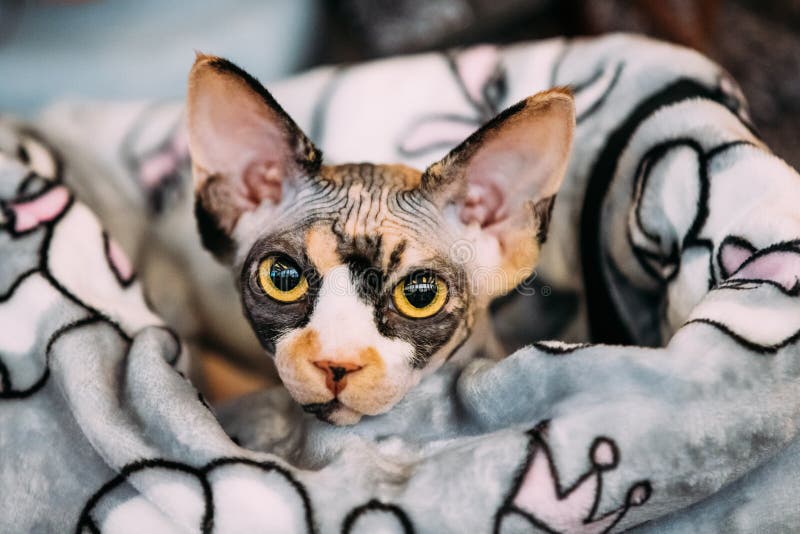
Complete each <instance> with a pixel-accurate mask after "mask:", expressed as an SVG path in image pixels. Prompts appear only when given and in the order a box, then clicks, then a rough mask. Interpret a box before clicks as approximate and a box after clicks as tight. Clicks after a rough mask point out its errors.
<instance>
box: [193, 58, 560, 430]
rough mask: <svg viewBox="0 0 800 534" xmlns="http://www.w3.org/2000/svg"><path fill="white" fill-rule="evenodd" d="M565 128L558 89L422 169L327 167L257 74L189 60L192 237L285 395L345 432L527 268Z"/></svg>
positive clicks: (398, 389)
mask: <svg viewBox="0 0 800 534" xmlns="http://www.w3.org/2000/svg"><path fill="white" fill-rule="evenodd" d="M574 124H575V118H574V108H573V102H572V97H571V95H570V93H569V92H568V91H567V90H563V89H555V90H551V91H547V92H543V93H539V94H536V95H534V96H531V97H529V98H527V99H525V100H523V101H521V102H519V103H518V104H516V105H514V106H512V107H510V108H508V109H507V110H505V111H504V112H502V113H501V114H500V115H498V116H497V117H496V118H495V119H493V120H492V121H490V122H489V123H487V124H486V125H485V126H483V127H482V128H480V129H479V130H478V131H477V132H475V133H474V134H472V135H471V136H470V137H469V138H467V139H466V140H465V141H464V142H463V143H461V145H459V146H458V147H457V148H455V149H454V150H453V151H452V152H450V153H449V154H448V155H447V156H446V157H444V158H443V159H442V160H441V161H438V162H435V163H433V164H432V165H431V166H430V167H428V168H427V169H426V170H425V171H419V170H415V169H412V168H409V167H406V166H403V165H396V164H392V165H390V164H371V163H359V164H345V165H324V164H323V161H322V153H321V152H320V150H318V149H317V148H316V147H315V146H314V145H313V143H312V142H311V141H310V140H309V139H308V138H307V137H306V135H305V134H304V133H303V132H302V131H301V130H300V128H299V127H298V126H297V124H296V123H295V122H294V121H293V120H292V119H291V118H290V117H289V116H288V115H287V114H286V113H285V112H284V110H283V109H282V108H281V106H280V105H279V104H278V103H277V102H276V101H275V99H274V98H273V97H272V95H270V93H269V92H268V91H267V90H266V89H265V88H264V87H263V86H262V85H261V84H260V83H259V82H258V81H257V80H255V79H254V78H252V77H251V76H249V75H248V74H247V73H245V72H244V71H242V70H241V69H239V68H238V67H236V66H235V65H233V64H231V63H230V62H228V61H226V60H223V59H220V58H216V57H210V56H203V55H200V56H198V58H197V61H196V62H195V64H194V66H193V68H192V71H191V74H190V78H189V95H188V127H189V147H190V151H191V156H192V165H193V173H194V180H195V193H196V209H195V212H196V216H197V221H198V226H199V229H200V233H201V237H202V239H203V243H204V245H205V246H206V247H207V248H208V249H209V250H210V251H211V252H212V253H213V254H214V255H215V256H216V257H217V258H218V259H219V260H220V261H222V262H224V263H227V264H228V265H230V266H231V268H232V269H233V272H234V275H235V277H236V279H237V281H238V286H239V290H240V292H241V298H242V302H243V306H244V310H245V313H246V315H247V318H248V319H249V321H250V324H251V325H252V327H253V330H254V331H255V333H256V334H257V336H258V338H259V339H260V340H261V342H262V344H263V345H264V347H265V348H266V349H267V351H268V352H270V353H272V354H273V355H274V357H275V360H276V365H277V369H278V372H279V374H280V376H281V379H282V380H283V382H284V384H285V386H286V387H287V389H288V390H289V392H290V393H291V395H292V396H293V397H294V398H295V400H297V402H299V403H301V404H302V405H303V406H304V407H305V409H306V410H307V411H311V412H314V413H316V414H317V415H318V416H319V417H320V418H322V419H325V420H327V421H330V422H333V423H337V424H352V423H355V422H356V421H358V420H359V419H360V418H361V417H362V415H375V414H379V413H383V412H385V411H387V410H388V409H389V408H391V407H392V406H393V405H394V404H396V403H397V402H398V401H399V400H400V399H401V398H402V397H403V396H404V395H405V394H406V392H408V391H409V389H411V388H412V387H413V386H414V385H415V384H417V383H418V382H419V380H420V379H421V378H422V377H423V376H424V375H425V374H427V373H430V372H433V371H434V370H435V369H437V368H438V367H440V366H441V365H442V363H444V362H445V361H446V360H447V359H448V358H449V357H450V356H451V355H452V354H453V353H454V352H455V351H457V350H458V348H459V347H461V346H462V344H463V343H464V342H465V340H466V339H467V338H468V337H469V336H470V332H471V327H472V325H473V323H474V321H475V318H476V316H477V315H478V314H480V313H482V312H483V311H485V310H486V308H487V307H488V305H489V302H490V301H491V300H492V298H494V297H497V296H500V295H503V294H505V293H507V292H509V291H510V290H512V289H513V288H515V287H516V286H517V285H518V284H519V283H520V282H522V281H523V280H524V279H526V278H527V277H528V276H530V274H531V273H532V271H533V269H534V267H535V265H536V263H537V259H538V255H539V248H540V245H541V243H542V242H543V240H544V238H545V235H546V231H547V222H548V217H549V215H550V210H551V208H552V204H553V200H554V198H555V194H556V192H557V190H558V188H559V185H560V183H561V180H562V178H563V176H564V173H565V170H566V165H567V161H568V156H569V152H570V147H571V143H572V136H573V130H574ZM342 135H347V132H342Z"/></svg>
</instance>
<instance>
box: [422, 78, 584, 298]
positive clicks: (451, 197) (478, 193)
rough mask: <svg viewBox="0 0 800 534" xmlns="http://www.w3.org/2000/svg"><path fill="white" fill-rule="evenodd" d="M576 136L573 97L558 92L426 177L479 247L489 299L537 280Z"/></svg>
mask: <svg viewBox="0 0 800 534" xmlns="http://www.w3.org/2000/svg"><path fill="white" fill-rule="evenodd" d="M574 129H575V107H574V104H573V99H572V94H571V93H570V91H569V90H568V89H551V90H549V91H545V92H542V93H538V94H536V95H533V96H531V97H528V98H526V99H525V100H523V101H521V102H519V103H517V104H515V105H514V106H512V107H510V108H508V109H506V110H505V111H503V112H502V113H500V114H499V115H498V116H497V117H495V118H494V119H493V120H491V121H490V122H489V123H487V124H486V125H484V126H483V127H482V128H481V129H479V130H478V131H477V132H475V133H474V134H472V135H471V136H470V137H469V138H467V140H466V141H464V142H463V143H461V145H459V146H458V147H456V148H455V149H454V150H453V151H452V152H450V153H449V154H448V155H447V156H445V158H444V159H442V160H441V161H439V162H438V163H435V164H433V165H431V166H430V167H429V168H428V169H427V170H426V171H425V173H424V174H423V178H422V185H421V187H422V188H423V190H426V191H427V193H428V194H429V195H430V196H431V197H432V198H433V199H434V200H435V201H436V202H437V203H439V204H440V205H441V206H442V208H443V209H444V210H448V209H449V208H454V209H450V212H451V213H454V214H455V215H456V216H457V218H458V219H459V221H460V224H463V225H464V227H465V228H464V229H465V232H466V235H468V236H469V239H470V240H471V241H472V242H473V243H474V245H475V246H476V247H477V251H476V252H477V253H476V260H477V262H478V267H480V268H481V272H482V273H484V274H485V275H486V280H482V281H481V292H482V293H484V294H487V295H488V296H489V297H494V296H498V295H501V294H504V293H506V292H508V291H510V290H511V289H513V288H514V287H516V286H517V285H518V284H519V283H520V282H522V281H523V280H524V279H525V278H527V277H528V276H530V274H531V273H532V272H533V268H534V267H535V266H536V262H537V261H538V257H539V248H540V245H541V244H542V243H543V242H544V240H545V238H546V236H547V227H548V222H549V218H550V213H551V211H552V207H553V201H554V200H555V195H556V193H557V192H558V189H559V187H560V185H561V181H562V180H563V178H564V174H565V172H566V169H567V163H568V161H569V154H570V150H571V147H572V137H573V132H574Z"/></svg>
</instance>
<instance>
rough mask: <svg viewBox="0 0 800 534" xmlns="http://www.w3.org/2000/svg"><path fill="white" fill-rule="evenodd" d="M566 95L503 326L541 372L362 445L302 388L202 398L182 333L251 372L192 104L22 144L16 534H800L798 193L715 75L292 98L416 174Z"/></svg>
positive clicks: (445, 60)
mask: <svg viewBox="0 0 800 534" xmlns="http://www.w3.org/2000/svg"><path fill="white" fill-rule="evenodd" d="M551 85H569V86H571V87H572V88H573V91H574V92H575V96H576V103H577V111H578V128H577V132H576V140H575V153H574V155H573V157H572V160H571V163H570V169H569V172H568V176H567V178H566V184H565V186H564V189H563V190H562V192H561V193H560V195H559V199H558V200H557V202H556V207H555V210H554V213H553V220H552V223H551V225H552V226H551V234H550V238H549V240H548V243H547V245H546V246H545V248H544V250H543V253H542V254H543V261H544V263H543V264H542V266H541V269H540V270H539V272H538V273H537V275H536V277H535V279H533V280H530V281H528V282H526V284H524V287H523V288H522V290H521V291H520V292H519V294H518V295H516V296H514V297H512V298H510V299H508V300H506V301H504V302H501V303H499V304H498V306H497V315H496V317H497V319H496V321H497V323H498V326H499V327H501V328H503V327H504V328H507V329H509V330H514V329H515V328H516V330H522V333H521V334H519V335H518V337H517V338H516V341H517V342H518V343H528V342H530V343H529V344H527V345H525V346H524V347H523V348H520V349H518V350H516V351H513V352H511V353H510V354H509V356H508V357H506V358H505V359H503V360H500V361H488V360H484V359H480V358H476V359H474V360H472V361H470V362H468V363H467V364H466V365H464V366H463V367H456V366H454V365H453V366H449V367H445V368H443V369H442V370H441V371H440V372H437V373H436V374H434V375H433V376H431V377H429V378H428V379H426V380H425V381H423V382H422V383H421V384H420V385H419V386H418V387H417V388H416V389H415V390H413V391H412V392H411V393H410V394H409V395H408V396H407V398H406V399H404V400H403V401H402V402H401V403H400V404H399V405H398V406H396V407H395V408H394V409H393V410H391V411H390V412H389V413H387V414H384V415H381V416H376V417H370V418H365V419H364V420H362V422H360V423H359V424H358V425H356V426H355V427H347V428H340V427H333V426H330V425H328V424H326V423H322V422H319V421H317V420H316V419H313V418H312V417H311V416H308V415H305V414H303V413H301V410H300V409H299V408H298V407H297V406H296V405H295V404H294V403H293V402H292V401H291V399H290V398H289V397H288V395H287V394H286V393H285V392H284V391H283V390H282V389H274V390H269V391H266V392H262V393H258V394H255V395H252V396H249V397H246V398H244V399H240V400H238V401H235V402H234V403H232V404H230V405H227V406H224V407H221V408H219V409H217V411H216V412H215V411H214V410H213V409H210V408H209V407H208V406H207V404H206V403H204V402H203V399H202V398H200V397H199V396H198V394H197V392H196V390H195V389H194V388H193V387H192V385H191V384H190V383H188V382H187V380H186V379H185V378H184V375H183V374H182V373H183V372H185V369H186V367H185V366H186V360H187V356H186V351H185V349H183V348H182V345H181V343H180V342H179V338H178V336H176V335H175V334H174V333H173V330H172V329H170V328H167V327H166V326H165V324H169V325H170V326H172V327H174V329H176V330H177V331H179V332H181V333H185V334H186V335H187V336H196V335H201V336H202V334H203V333H205V335H211V336H214V335H215V334H216V333H217V332H221V334H220V335H219V336H218V337H217V339H218V340H219V343H220V346H227V347H229V348H231V351H232V352H235V351H236V350H237V349H239V355H240V357H241V358H242V359H243V360H247V359H251V360H252V359H254V358H255V356H254V355H253V353H251V352H248V350H249V349H248V345H247V342H246V341H243V342H239V341H238V340H237V339H236V336H235V335H233V334H232V333H231V332H234V331H236V329H237V328H239V327H238V326H237V324H238V323H237V319H236V318H237V317H238V315H236V314H235V313H234V314H231V313H232V312H231V310H234V311H235V296H233V295H234V292H233V289H232V284H230V283H228V284H225V283H223V282H221V281H220V280H222V279H223V278H222V277H223V276H224V273H223V272H221V270H218V269H215V268H214V267H211V265H213V264H211V263H210V262H211V260H210V258H208V257H207V256H204V255H203V253H202V252H201V251H200V248H199V245H198V244H197V240H196V238H193V237H192V236H193V233H192V223H191V210H190V204H191V202H190V197H191V195H190V194H188V190H187V187H188V184H189V182H190V180H189V177H188V175H187V174H186V153H185V144H184V143H183V141H182V136H181V127H180V124H181V123H180V108H179V106H178V105H177V104H175V105H172V104H165V105H163V106H160V105H158V106H156V105H151V104H145V103H142V104H139V103H129V104H118V105H99V104H79V105H64V106H59V107H57V108H54V109H53V110H52V111H51V112H49V113H48V114H46V115H45V116H44V117H43V119H42V120H41V122H40V124H39V126H40V127H41V130H42V131H44V132H46V135H47V136H48V137H50V138H51V142H52V144H53V145H54V146H48V143H45V142H44V140H43V139H41V138H40V137H39V136H38V135H37V134H34V133H33V132H31V131H29V130H27V129H26V128H21V127H19V126H17V125H13V124H12V125H7V126H6V127H5V128H4V130H3V135H2V137H0V146H2V148H3V154H4V155H3V157H2V158H1V159H0V177H1V179H0V198H1V199H2V203H1V204H0V206H1V207H2V218H1V219H0V251H2V254H0V258H2V260H0V284H1V285H0V325H2V327H1V328H0V362H1V364H0V385H1V386H2V387H0V455H2V462H0V495H2V502H3V507H2V510H3V514H2V519H0V526H2V529H0V530H3V531H9V532H17V531H20V532H27V531H55V532H64V531H70V530H73V531H76V532H173V531H174V532H180V531H189V532H210V531H217V532H503V533H508V532H587V533H589V532H609V531H620V530H625V529H630V528H638V529H640V530H641V531H646V532H687V531H699V532H719V531H721V532H793V531H796V530H797V529H798V528H800V507H799V506H797V495H798V492H799V491H800V477H799V476H798V474H800V438H799V437H798V427H799V426H800V380H798V375H800V346H799V345H798V341H799V340H800V216H799V215H798V208H797V206H798V205H800V176H798V174H797V173H796V172H795V171H794V170H793V169H791V168H790V167H788V166H787V165H786V164H785V163H783V162H782V161H780V160H779V159H777V158H776V157H775V156H773V155H772V154H771V153H770V152H769V150H768V148H767V147H765V146H764V145H763V144H762V143H761V141H760V140H759V139H758V136H757V134H756V133H755V131H754V128H753V127H752V125H750V123H749V120H748V116H747V111H746V104H745V102H744V99H743V98H742V96H741V94H740V92H739V91H738V89H737V88H736V85H735V83H734V82H733V81H732V80H730V78H729V77H728V76H727V75H726V74H725V73H724V71H722V70H721V69H720V68H719V67H718V66H716V65H714V64H713V63H711V62H709V61H708V60H706V59H704V58H703V57H701V56H699V55H698V54H696V53H693V52H691V51H688V50H684V49H679V48H676V47H672V46H669V45H665V44H660V43H655V42H651V41H647V40H644V39H641V38H637V37H631V36H611V37H606V38H601V39H596V40H577V41H567V40H560V39H559V40H552V41H545V42H541V43H531V44H524V45H517V46H513V47H509V48H505V49H500V48H495V47H478V48H472V49H467V50H461V51H453V52H450V53H446V54H431V55H423V56H416V57H409V58H400V59H393V60H387V61H381V62H377V63H372V64H366V65H360V66H353V67H341V68H325V69H320V70H316V71H313V72H311V73H308V74H306V75H303V76H300V77H298V78H295V79H293V80H289V81H286V82H283V83H281V84H276V85H275V86H271V88H272V89H274V93H275V94H276V96H277V97H278V99H279V100H280V101H281V102H282V103H284V104H285V106H286V107H287V109H288V110H289V112H290V113H292V114H293V116H295V117H296V118H298V122H299V123H300V125H301V127H303V128H304V129H305V130H306V131H308V132H312V135H313V136H314V141H315V142H316V143H318V144H319V145H321V146H322V147H323V148H324V149H325V150H326V153H327V156H328V159H329V160H331V161H347V160H363V159H369V160H374V161H393V160H402V161H405V162H407V163H409V164H416V165H421V162H422V161H429V160H434V159H436V158H437V157H438V156H439V155H441V154H442V153H443V152H445V151H446V150H447V149H449V148H450V147H452V146H453V145H454V144H455V143H457V142H458V141H460V140H461V139H462V138H463V137H464V136H465V135H466V134H467V133H469V131H471V130H472V129H474V128H475V127H476V126H477V125H478V124H480V123H481V122H483V121H485V120H486V119H487V118H489V117H491V116H492V115H493V114H494V113H496V112H497V111H498V110H500V109H501V108H503V107H505V106H506V105H508V104H511V103H513V102H515V101H516V100H518V99H519V98H521V97H523V96H525V95H527V94H530V93H532V92H535V91H537V90H539V89H543V88H546V87H548V86H551ZM111 116H113V120H112V119H110V118H109V117H111ZM342 132H346V133H347V135H342ZM65 184H67V185H65ZM68 186H69V187H68ZM78 199H80V201H79V200H78ZM83 202H86V203H88V204H89V205H90V206H91V207H92V210H90V209H88V208H87V207H86V205H85V204H84V203H83ZM93 212H94V214H97V215H99V217H100V219H101V220H103V222H104V223H105V224H106V226H107V227H108V228H109V229H110V232H109V233H104V232H103V230H102V229H101V228H102V226H101V225H100V223H99V222H98V219H97V218H96V217H95V215H94V214H93ZM111 236H114V237H113V238H112V237H111ZM115 238H116V239H118V240H119V244H118V242H117V241H115ZM153 251H159V254H158V255H156V253H155V252H153ZM126 252H127V253H128V254H127V255H126ZM128 257H131V258H132V259H131V260H128V259H127V258H128ZM132 265H136V266H140V267H141V268H142V269H144V271H145V272H149V273H150V275H149V276H151V278H148V277H147V276H148V275H144V274H143V275H142V278H141V279H140V278H137V277H136V276H135V275H134V269H133V267H132ZM142 282H144V284H142ZM148 282H149V283H148ZM142 285H144V286H145V288H146V292H147V294H148V297H149V298H150V300H151V301H152V302H153V304H154V305H155V307H156V308H158V309H160V310H162V313H163V315H164V317H165V318H166V322H162V320H161V319H159V318H158V317H157V316H156V315H155V314H153V313H152V312H150V311H149V309H148V307H147V305H146V302H147V301H146V300H145V299H144V297H143V292H142V291H143V290H142ZM182 299H188V300H187V301H184V300H182ZM185 302H189V303H191V304H192V305H191V306H189V307H186V308H183V307H182V306H183V304H184V303H185ZM565 310H566V311H565ZM226 314H227V316H226ZM551 315H555V316H556V317H557V318H558V320H557V321H553V320H552V318H551V317H550V316H551ZM512 327H514V328H512ZM226 331H227V332H226ZM198 332H199V333H200V334H198ZM548 332H556V335H557V336H558V337H559V338H560V339H561V340H560V341H542V340H541V336H542V335H547V333H548ZM226 333H227V337H226ZM543 333H544V334H543ZM507 339H509V340H511V337H508V338H507ZM587 339H592V340H597V341H603V342H605V343H601V344H590V343H586V342H568V341H565V340H572V341H575V340H587ZM237 343H238V345H237ZM511 343H512V341H509V344H511Z"/></svg>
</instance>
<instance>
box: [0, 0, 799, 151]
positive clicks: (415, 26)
mask: <svg viewBox="0 0 800 534" xmlns="http://www.w3.org/2000/svg"><path fill="white" fill-rule="evenodd" d="M612 31H635V32H641V33H645V34H648V35H652V36H656V37H659V38H662V39H666V40H670V41H674V42H677V43H681V44H684V45H687V46H691V47H693V48H696V49H699V50H701V51H702V52H704V53H706V54H707V55H709V56H711V57H712V58H714V59H715V60H716V61H718V62H719V63H720V64H722V65H723V66H724V67H725V68H726V69H728V71H729V72H730V73H731V74H732V75H733V76H734V78H736V79H737V80H738V81H739V82H740V84H741V85H742V87H743V89H744V92H745V94H746V95H747V97H748V99H749V100H750V104H751V106H752V115H753V119H754V122H755V124H756V125H757V127H758V128H759V131H760V133H761V134H762V136H763V137H764V139H765V140H766V141H767V143H768V144H769V145H770V146H771V147H772V148H773V149H774V151H775V152H776V153H777V154H778V155H780V156H781V157H783V158H784V159H786V160H787V161H789V162H790V163H791V164H793V165H795V166H798V165H800V151H798V150H797V149H798V145H800V135H798V133H800V120H798V119H800V0H594V1H589V0H225V1H221V0H216V1H213V0H171V1H168V2H167V1H163V0H162V1H159V0H136V1H131V0H0V80H2V84H0V111H3V112H12V113H15V114H20V115H30V114H32V113H34V112H35V111H36V109H37V108H38V107H39V106H41V105H43V104H45V103H47V102H49V101H51V100H52V99H54V98H59V97H65V96H80V97H90V98H113V99H119V98H125V99H128V98H181V97H182V94H183V91H184V86H185V79H186V74H187V72H188V68H189V66H190V65H191V62H192V58H193V51H194V50H202V51H205V52H209V53H213V54H216V55H222V56H226V57H228V58H230V59H232V60H233V61H235V62H237V63H239V64H240V65H241V66H243V67H244V68H245V69H247V70H249V71H250V72H252V73H254V74H256V75H257V76H258V77H259V78H260V79H261V80H262V81H269V80H274V79H277V78H281V77H285V76H288V75H290V74H292V73H294V72H297V71H300V70H304V69H307V68H309V67H312V66H315V65H319V64H324V63H349V62H356V61H362V60H367V59H372V58H378V57H385V56H389V55H395V54H403V53H413V52H420V51H425V50H432V49H438V48H442V47H452V46H460V45H465V44H473V43H478V42H498V43H508V42H514V41H520V40H530V39H540V38H544V37H551V36H556V35H567V36H578V35H594V34H599V33H604V32H612Z"/></svg>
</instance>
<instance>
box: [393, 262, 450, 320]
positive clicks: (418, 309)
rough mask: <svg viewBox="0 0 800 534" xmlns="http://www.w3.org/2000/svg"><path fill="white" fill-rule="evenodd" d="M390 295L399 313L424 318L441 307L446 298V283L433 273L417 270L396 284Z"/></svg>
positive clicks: (413, 317)
mask: <svg viewBox="0 0 800 534" xmlns="http://www.w3.org/2000/svg"><path fill="white" fill-rule="evenodd" d="M392 297H393V299H394V305H395V307H396V308H397V310H398V311H399V312H400V313H402V314H403V315H405V316H406V317H410V318H412V319H424V318H426V317H430V316H431V315H433V314H435V313H436V312H438V311H439V310H441V309H442V306H444V303H445V301H446V300H447V285H446V284H445V283H444V280H442V279H441V278H439V277H438V276H436V275H434V274H431V273H427V272H424V271H423V272H418V273H414V274H412V275H410V276H407V277H406V279H405V280H403V281H402V282H400V283H399V284H397V286H395V288H394V293H393V295H392Z"/></svg>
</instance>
